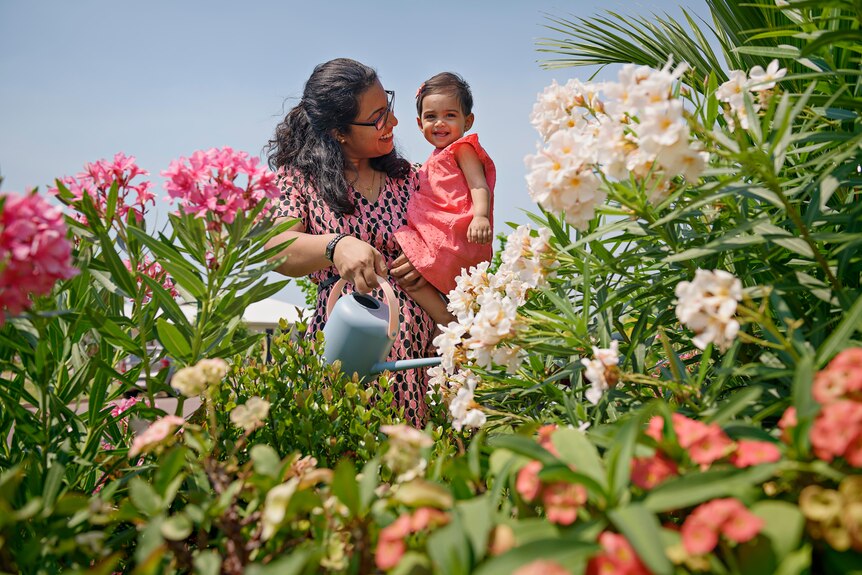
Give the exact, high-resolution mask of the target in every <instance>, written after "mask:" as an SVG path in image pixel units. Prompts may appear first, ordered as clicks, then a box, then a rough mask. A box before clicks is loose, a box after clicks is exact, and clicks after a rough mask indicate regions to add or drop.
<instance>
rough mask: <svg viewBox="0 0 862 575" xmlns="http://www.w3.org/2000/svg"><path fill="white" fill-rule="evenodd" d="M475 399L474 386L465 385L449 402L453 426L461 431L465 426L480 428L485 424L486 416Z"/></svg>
mask: <svg viewBox="0 0 862 575" xmlns="http://www.w3.org/2000/svg"><path fill="white" fill-rule="evenodd" d="M477 407H478V405H477V404H476V402H475V401H474V399H473V388H471V387H470V386H464V387H462V388H461V389H459V390H458V394H457V395H456V396H455V398H454V399H453V400H452V402H451V403H450V404H449V413H450V414H451V416H452V427H454V428H455V429H456V430H457V431H461V430H462V429H463V428H464V427H474V428H478V427H481V426H483V425H484V424H485V421H486V419H487V418H486V416H485V414H484V413H483V412H482V410H481V409H477Z"/></svg>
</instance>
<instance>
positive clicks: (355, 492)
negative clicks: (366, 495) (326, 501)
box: [332, 459, 359, 516]
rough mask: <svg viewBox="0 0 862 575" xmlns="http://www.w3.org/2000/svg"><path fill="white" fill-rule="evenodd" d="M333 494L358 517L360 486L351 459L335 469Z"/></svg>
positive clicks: (343, 461) (345, 460) (339, 464)
mask: <svg viewBox="0 0 862 575" xmlns="http://www.w3.org/2000/svg"><path fill="white" fill-rule="evenodd" d="M332 493H333V495H335V496H336V497H338V499H339V500H340V501H341V502H342V503H343V504H344V505H345V506H346V507H347V508H348V509H349V510H350V513H351V514H352V515H354V516H356V515H357V514H358V513H359V484H358V483H357V482H356V468H355V467H353V462H352V461H350V460H349V459H342V460H341V461H339V462H338V465H337V466H336V467H335V475H334V476H333V478H332Z"/></svg>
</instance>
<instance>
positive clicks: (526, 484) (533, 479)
mask: <svg viewBox="0 0 862 575" xmlns="http://www.w3.org/2000/svg"><path fill="white" fill-rule="evenodd" d="M541 470H542V463H541V462H540V461H531V462H529V463H528V464H527V465H525V466H524V467H522V468H521V470H520V471H518V478H517V480H516V481H515V489H516V490H517V491H518V494H519V495H520V496H521V497H523V498H524V500H525V501H533V500H534V499H536V497H538V495H539V491H540V490H541V488H542V482H541V481H539V472H540V471H541Z"/></svg>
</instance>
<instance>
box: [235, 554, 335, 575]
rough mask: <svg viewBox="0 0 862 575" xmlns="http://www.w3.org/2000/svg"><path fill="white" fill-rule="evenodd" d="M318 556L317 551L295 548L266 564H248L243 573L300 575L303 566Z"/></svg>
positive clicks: (303, 568) (252, 574)
mask: <svg viewBox="0 0 862 575" xmlns="http://www.w3.org/2000/svg"><path fill="white" fill-rule="evenodd" d="M318 556H319V553H315V552H313V551H311V550H309V549H297V550H295V551H293V552H291V553H290V555H288V556H286V557H279V558H278V559H276V560H274V561H272V562H271V563H268V564H266V565H262V564H260V563H255V564H253V565H249V566H248V567H247V568H246V570H245V575H301V574H302V573H303V571H304V570H305V566H306V565H312V564H314V563H315V562H316V561H317V558H318Z"/></svg>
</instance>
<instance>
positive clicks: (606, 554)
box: [587, 531, 650, 575]
mask: <svg viewBox="0 0 862 575" xmlns="http://www.w3.org/2000/svg"><path fill="white" fill-rule="evenodd" d="M599 545H601V546H602V551H601V553H599V554H598V555H596V556H595V557H593V558H592V559H590V562H589V563H588V564H587V575H610V574H614V575H650V570H649V569H647V568H646V565H644V564H643V563H642V562H641V560H640V557H638V556H637V554H636V553H635V550H634V549H632V546H631V544H630V543H629V542H628V540H627V539H626V538H625V537H623V536H622V535H620V534H618V533H613V532H612V531H604V532H602V534H601V535H599Z"/></svg>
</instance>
